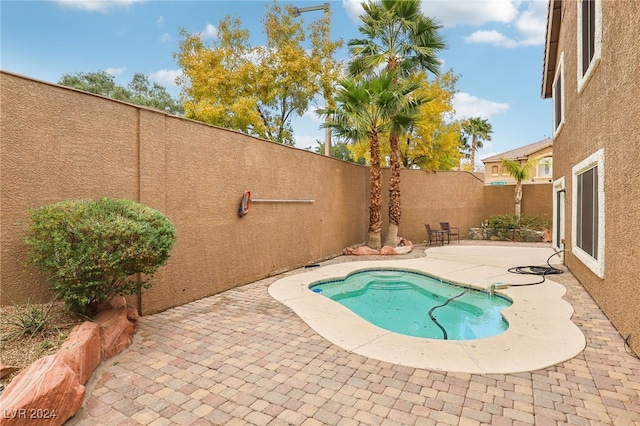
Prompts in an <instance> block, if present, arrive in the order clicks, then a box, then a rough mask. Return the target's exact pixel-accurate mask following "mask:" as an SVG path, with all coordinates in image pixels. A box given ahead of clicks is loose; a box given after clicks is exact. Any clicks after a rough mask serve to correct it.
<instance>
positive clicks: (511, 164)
mask: <svg viewBox="0 0 640 426" xmlns="http://www.w3.org/2000/svg"><path fill="white" fill-rule="evenodd" d="M502 167H504V168H505V169H506V170H507V172H509V174H510V175H511V177H512V178H514V179H515V180H516V190H515V193H514V196H513V198H514V201H515V204H516V217H517V218H518V220H520V211H521V203H522V181H523V180H526V179H529V171H530V170H531V162H530V161H527V162H526V163H524V164H520V162H518V161H516V160H507V159H504V158H503V159H502Z"/></svg>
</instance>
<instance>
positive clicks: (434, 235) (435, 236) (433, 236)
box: [424, 223, 444, 246]
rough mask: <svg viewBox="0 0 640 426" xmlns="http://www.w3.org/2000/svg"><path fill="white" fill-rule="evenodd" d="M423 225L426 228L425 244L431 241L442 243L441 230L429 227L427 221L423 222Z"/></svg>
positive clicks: (429, 243)
mask: <svg viewBox="0 0 640 426" xmlns="http://www.w3.org/2000/svg"><path fill="white" fill-rule="evenodd" d="M424 227H425V228H426V229H427V245H429V246H430V245H431V242H432V241H433V242H435V243H436V244H438V243H439V244H440V245H442V241H443V236H444V234H443V232H442V231H441V230H439V229H431V226H429V224H428V223H425V224H424Z"/></svg>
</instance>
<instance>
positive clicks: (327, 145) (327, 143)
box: [293, 3, 331, 157]
mask: <svg viewBox="0 0 640 426" xmlns="http://www.w3.org/2000/svg"><path fill="white" fill-rule="evenodd" d="M317 10H324V21H325V32H326V33H325V35H326V37H327V41H329V26H330V22H329V20H330V17H331V8H330V5H329V3H324V4H322V5H318V6H308V7H294V8H293V16H300V15H301V14H302V13H304V12H314V11H317ZM324 103H325V108H328V107H329V99H328V93H324ZM326 120H327V121H328V120H329V117H327V118H326ZM324 155H326V156H327V157H331V129H329V128H328V127H327V128H326V129H324Z"/></svg>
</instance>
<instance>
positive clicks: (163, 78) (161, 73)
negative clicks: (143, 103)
mask: <svg viewBox="0 0 640 426" xmlns="http://www.w3.org/2000/svg"><path fill="white" fill-rule="evenodd" d="M181 75H182V70H158V71H156V72H152V73H151V74H149V78H150V79H151V80H153V81H155V82H157V83H158V84H160V85H161V86H164V87H177V86H178V85H177V84H176V78H178V77H180V76H181Z"/></svg>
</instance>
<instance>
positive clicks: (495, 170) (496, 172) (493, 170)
mask: <svg viewBox="0 0 640 426" xmlns="http://www.w3.org/2000/svg"><path fill="white" fill-rule="evenodd" d="M491 174H492V175H493V176H496V175H497V174H498V166H491Z"/></svg>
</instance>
